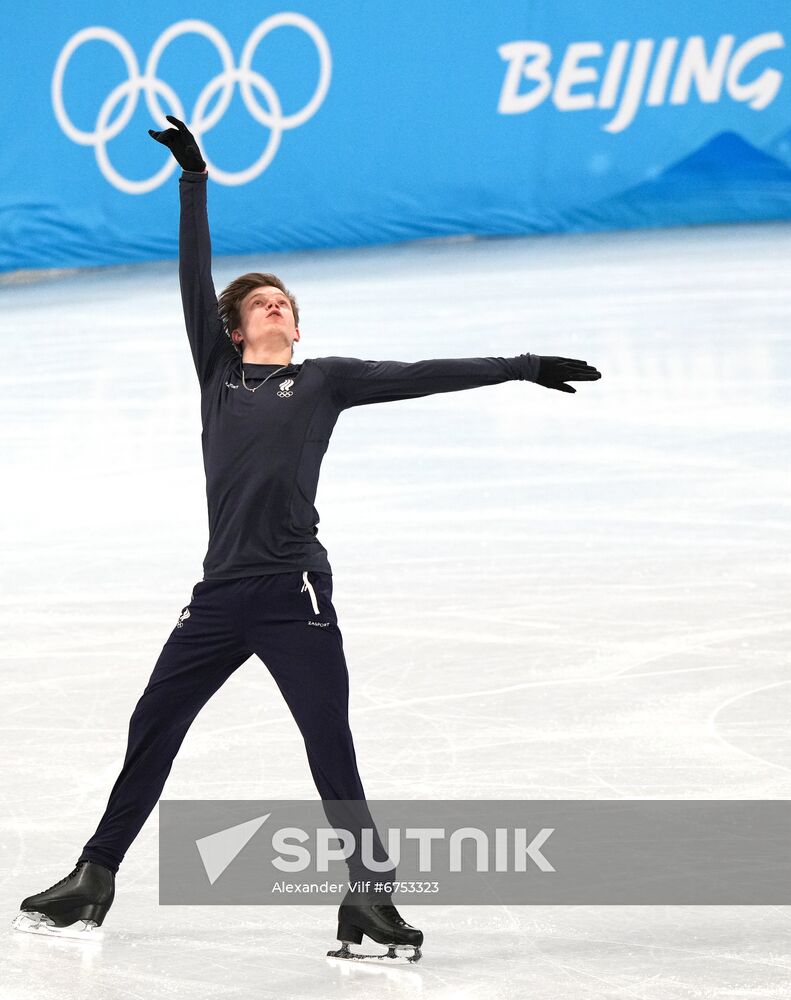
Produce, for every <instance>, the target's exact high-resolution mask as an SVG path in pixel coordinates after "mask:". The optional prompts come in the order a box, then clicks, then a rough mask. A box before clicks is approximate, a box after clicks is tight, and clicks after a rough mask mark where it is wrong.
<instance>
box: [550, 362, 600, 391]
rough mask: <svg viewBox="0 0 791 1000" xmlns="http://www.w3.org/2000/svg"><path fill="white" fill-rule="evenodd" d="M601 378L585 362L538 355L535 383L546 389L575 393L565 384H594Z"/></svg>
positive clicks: (597, 372)
mask: <svg viewBox="0 0 791 1000" xmlns="http://www.w3.org/2000/svg"><path fill="white" fill-rule="evenodd" d="M600 378H601V372H600V371H597V370H596V369H595V368H593V367H592V366H591V365H589V364H588V362H587V361H578V360H577V359H576V358H547V357H544V356H543V355H539V366H538V377H537V378H536V382H538V384H539V385H544V386H546V387H547V389H560V391H561V392H576V391H577V390H576V389H572V387H571V386H570V385H564V383H565V382H595V381H596V379H600Z"/></svg>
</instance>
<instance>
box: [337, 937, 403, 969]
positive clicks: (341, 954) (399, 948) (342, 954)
mask: <svg viewBox="0 0 791 1000" xmlns="http://www.w3.org/2000/svg"><path fill="white" fill-rule="evenodd" d="M407 950H409V951H410V952H411V953H412V954H410V955H404V954H402V955H399V954H398V952H404V951H407ZM327 958H343V959H346V960H347V961H348V960H354V961H358V962H359V961H366V960H373V961H374V962H384V961H387V960H388V959H390V960H392V961H394V962H395V964H396V965H404V964H414V963H415V962H419V961H420V959H421V958H422V955H421V952H420V948H419V947H417V946H415V945H413V944H391V945H388V946H387V951H386V952H385V954H384V955H368V954H363V953H361V952H357V951H352V950H351V948H349V944H348V942H347V941H343V942H342V943H341V946H340V948H338V950H337V951H328V952H327Z"/></svg>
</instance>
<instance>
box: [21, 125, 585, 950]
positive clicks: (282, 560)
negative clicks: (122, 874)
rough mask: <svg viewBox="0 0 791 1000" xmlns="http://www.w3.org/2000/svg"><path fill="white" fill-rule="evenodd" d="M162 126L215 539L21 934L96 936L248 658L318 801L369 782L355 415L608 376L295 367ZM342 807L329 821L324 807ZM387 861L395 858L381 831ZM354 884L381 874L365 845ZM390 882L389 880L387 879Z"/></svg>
mask: <svg viewBox="0 0 791 1000" xmlns="http://www.w3.org/2000/svg"><path fill="white" fill-rule="evenodd" d="M167 117H168V121H170V122H171V123H172V124H173V125H174V126H175V127H174V128H170V129H167V130H165V131H162V132H155V131H153V130H149V134H150V135H151V136H152V137H153V138H154V139H156V140H157V141H158V142H161V143H163V144H164V145H166V146H167V147H168V148H169V149H170V150H171V152H172V154H173V155H174V156H175V158H176V160H177V161H178V163H179V164H180V166H181V167H182V168H183V172H182V174H181V177H180V179H179V189H180V198H181V219H180V227H179V279H180V285H181V294H182V303H183V307H184V318H185V323H186V328H187V334H188V337H189V343H190V349H191V352H192V357H193V361H194V363H195V369H196V372H197V375H198V379H199V382H200V387H201V416H202V424H203V438H202V440H203V457H204V466H205V471H206V491H207V500H208V508H209V544H208V550H207V553H206V557H205V559H204V562H203V569H204V576H203V579H202V580H201V581H200V582H198V583H197V584H195V587H194V589H193V593H192V596H191V599H190V602H189V604H188V605H187V606H186V607H185V608H184V609H183V610H182V612H181V614H180V616H179V619H178V622H177V623H176V626H175V627H174V629H173V631H172V633H171V635H170V637H169V638H168V640H167V642H166V643H165V645H164V647H163V649H162V652H161V654H160V656H159V658H158V660H157V663H156V665H155V667H154V671H153V673H152V675H151V677H150V679H149V681H148V684H147V686H146V688H145V690H144V691H143V694H142V696H141V697H140V700H139V701H138V703H137V706H136V708H135V710H134V712H133V714H132V717H131V720H130V723H129V738H128V745H127V750H126V756H125V759H124V763H123V767H122V770H121V772H120V774H119V776H118V779H117V780H116V782H115V785H114V786H113V788H112V791H111V793H110V797H109V801H108V803H107V808H106V810H105V813H104V815H103V816H102V818H101V820H100V822H99V825H98V827H97V829H96V832H95V833H94V835H93V836H92V837H91V838H90V840H89V841H88V842H87V843H86V844H85V846H84V848H83V850H82V853H81V854H80V857H79V858H78V860H77V863H76V867H75V869H74V870H73V871H72V872H71V873H70V874H69V875H67V876H66V877H65V878H64V879H61V881H60V882H58V883H56V885H54V886H52V887H51V888H50V889H48V890H46V891H45V892H42V893H38V894H36V895H34V896H29V897H28V898H27V899H25V900H23V902H22V904H21V911H22V912H21V913H20V915H19V916H18V917H17V918H16V921H15V925H16V926H18V927H19V928H20V929H41V930H45V931H46V932H48V933H52V932H54V933H58V931H59V930H62V929H64V928H68V927H70V926H71V925H73V924H77V923H78V921H82V922H83V927H84V928H85V929H89V928H92V927H95V926H100V925H101V924H102V922H103V921H104V918H105V916H106V914H107V911H108V910H109V908H110V906H111V904H112V901H113V898H114V894H115V875H116V873H117V871H118V868H119V866H120V864H121V861H122V860H123V858H124V855H125V853H126V851H127V850H128V848H129V846H130V845H131V843H132V842H133V840H134V839H135V837H136V836H137V834H138V833H139V831H140V829H141V828H142V826H143V824H144V823H145V821H146V819H147V817H148V816H149V814H150V812H151V810H152V809H153V807H154V806H155V804H156V802H157V801H158V799H159V798H160V795H161V792H162V789H163V786H164V784H165V781H166V779H167V776H168V774H169V773H170V769H171V766H172V763H173V760H174V758H175V755H176V753H177V752H178V749H179V747H180V746H181V743H182V741H183V739H184V737H185V735H186V733H187V730H188V729H189V727H190V725H191V724H192V722H193V720H194V719H195V717H196V716H197V714H198V712H199V711H200V710H201V708H202V707H203V705H205V704H206V702H207V701H208V700H209V698H211V696H212V695H213V694H214V693H215V692H216V691H217V690H218V689H219V687H220V686H221V685H222V684H223V683H224V682H225V681H226V680H227V679H228V677H230V675H231V674H232V673H233V672H234V671H235V670H236V669H237V668H238V667H239V666H241V664H242V663H244V662H245V661H246V660H247V659H248V658H249V657H250V656H251V655H253V654H255V655H257V656H259V657H260V658H261V659H262V660H263V661H264V663H265V664H266V666H267V668H268V669H269V671H270V672H271V674H272V675H273V677H274V679H275V681H276V683H277V685H278V687H279V689H280V691H281V692H282V694H283V696H284V698H285V700H286V702H287V704H288V707H289V709H290V710H291V712H292V714H293V716H294V719H295V721H296V723H297V725H298V726H299V729H300V732H301V735H302V736H303V738H304V741H305V747H306V750H307V755H308V761H309V765H310V769H311V772H312V775H313V778H314V781H315V783H316V788H317V789H318V792H319V794H320V796H321V799H322V802H323V803H324V805H325V808H327V807H328V806H329V805H330V804H331V803H332V802H333V801H338V800H357V801H358V802H360V803H361V805H363V813H362V815H363V816H367V817H368V821H367V822H368V823H370V825H371V826H372V827H373V822H372V821H371V820H370V814H368V813H367V812H365V808H366V807H364V800H365V793H364V790H363V786H362V782H361V779H360V775H359V773H358V769H357V762H356V757H355V751H354V745H353V741H352V734H351V732H350V729H349V721H348V693H349V688H348V673H347V668H346V661H345V658H344V651H343V642H342V637H341V632H340V629H339V628H338V622H337V616H336V614H335V609H334V607H333V605H332V583H333V580H332V570H331V567H330V564H329V561H328V559H327V551H326V549H325V548H324V546H323V545H322V544H321V543H320V542H319V540H318V538H317V537H316V532H317V524H318V521H319V516H318V512H317V510H316V508H315V506H314V500H315V497H316V490H317V485H318V477H319V468H320V465H321V461H322V458H323V456H324V454H325V452H326V450H327V446H328V444H329V439H330V435H331V434H332V430H333V427H334V426H335V423H336V421H337V419H338V417H339V415H340V414H341V412H342V411H343V410H345V409H349V408H351V407H353V406H361V405H364V404H367V403H383V402H388V401H393V400H398V399H414V398H417V397H420V396H427V395H430V394H432V393H436V392H453V391H456V390H460V389H472V388H475V387H477V386H484V385H494V384H497V383H500V382H506V381H508V380H512V379H519V380H523V381H533V382H537V383H539V384H540V385H543V386H547V387H549V388H553V389H558V390H560V391H563V392H575V391H576V390H575V389H573V388H572V387H571V386H568V385H566V384H565V382H566V381H570V380H575V381H592V380H595V379H598V378H600V377H601V376H600V373H599V372H598V371H597V370H596V369H595V368H593V367H591V366H590V365H588V364H587V363H586V362H584V361H578V360H576V359H569V358H555V357H539V356H537V355H534V354H521V355H518V356H517V357H513V358H501V357H489V358H455V359H438V360H431V361H417V362H413V363H409V362H401V361H362V360H360V359H358V358H346V357H323V358H312V359H307V360H305V361H304V362H302V363H301V364H294V363H293V361H292V358H293V345H294V343H295V342H296V341H298V340H299V339H300V331H299V325H298V324H299V312H298V307H297V303H296V301H295V299H294V297H293V296H292V295H291V293H290V292H289V291H288V290H287V288H286V286H285V285H284V284H283V282H282V281H281V280H280V279H279V278H278V277H276V276H275V275H272V274H261V273H257V272H256V273H251V274H246V275H243V276H241V277H240V278H237V279H236V280H235V281H233V282H231V284H230V285H229V286H228V287H227V288H226V289H225V291H224V292H223V293H222V295H221V296H220V299H219V302H218V300H217V298H216V295H215V291H214V285H213V281H212V277H211V244H210V237H209V225H208V218H207V212H206V184H207V176H208V172H207V170H206V163H205V161H204V160H203V157H202V156H201V154H200V151H199V149H198V146H197V143H196V142H195V139H194V137H193V136H192V134H191V133H190V131H189V130H188V129H187V127H186V125H185V124H184V123H183V122H181V121H179V120H178V119H177V118H174V117H172V116H171V115H168V116H167ZM328 815H329V813H328ZM374 843H375V845H376V846H375V853H378V854H379V857H378V858H377V860H380V859H383V858H384V857H386V855H385V854H384V853H383V849H381V842H379V841H378V840H377V839H376V838H375V841H374ZM348 865H349V870H350V875H351V876H352V878H354V877H361V878H363V879H365V878H366V877H367V878H370V873H367V872H366V871H365V869H364V866H363V865H362V862H361V860H360V857H359V852H356V853H355V854H353V855H352V856H351V858H350V859H349V861H348ZM377 877H378V878H379V879H382V880H383V881H387V880H388V875H387V874H384V875H382V874H381V873H380V874H378V876H377ZM363 934H366V935H368V937H370V938H371V939H372V940H374V941H376V942H378V943H380V944H387V945H388V946H389V953H390V954H391V957H395V955H394V949H395V947H399V948H400V947H406V946H410V947H411V948H412V949H413V956H412V959H411V960H416V958H417V957H419V954H420V951H419V948H420V945H421V944H422V942H423V934H422V933H421V931H419V930H418V929H416V928H414V927H411V926H410V925H409V924H407V923H405V921H404V920H403V919H402V918H401V916H400V915H399V913H398V911H397V910H396V908H395V906H393V905H392V902H391V901H390V900H389V896H387V895H385V896H384V897H383V896H379V897H378V898H377V901H375V902H372V901H371V900H370V899H369V898H364V897H356V896H352V895H349V894H347V896H346V897H345V898H344V901H343V902H342V903H341V905H340V907H339V911H338V935H337V936H338V939H339V940H340V941H341V942H342V944H343V947H342V949H341V950H340V951H339V952H337V953H334V952H333V953H331V954H342V956H343V957H352V956H353V954H354V953H350V952H349V950H348V944H349V943H352V944H360V943H361V941H362V936H363Z"/></svg>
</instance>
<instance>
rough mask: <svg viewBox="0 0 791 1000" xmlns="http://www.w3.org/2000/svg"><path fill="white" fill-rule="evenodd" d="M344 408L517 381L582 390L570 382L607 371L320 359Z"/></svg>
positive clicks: (538, 360) (537, 360)
mask: <svg viewBox="0 0 791 1000" xmlns="http://www.w3.org/2000/svg"><path fill="white" fill-rule="evenodd" d="M315 363H316V364H317V365H318V366H319V368H320V369H321V370H322V371H323V372H324V374H325V375H326V376H327V378H328V379H329V381H330V383H331V384H332V387H333V393H334V395H335V398H336V400H337V402H338V405H339V406H340V408H341V409H342V410H346V409H349V408H350V407H352V406H361V405H363V404H365V403H389V402H391V401H393V400H396V399H415V398H416V397H418V396H430V395H432V394H433V393H436V392H456V391H457V390H459V389H474V388H476V387H477V386H481V385H496V384H497V383H499V382H508V381H511V380H514V379H518V380H521V381H527V382H537V383H538V384H539V385H544V386H546V387H547V388H551V389H560V390H562V391H564V392H576V391H577V390H576V389H572V388H571V386H568V385H564V381H570V380H572V379H574V380H580V381H593V380H594V379H598V378H601V374H600V373H599V372H598V371H597V370H596V369H595V368H592V367H591V366H590V365H588V364H587V362H585V361H578V360H576V359H575V358H553V357H543V356H539V355H538V354H518V355H517V356H516V357H513V358H437V359H435V360H432V361H411V362H410V361H361V360H360V359H359V358H338V357H329V358H317V359H316V362H315Z"/></svg>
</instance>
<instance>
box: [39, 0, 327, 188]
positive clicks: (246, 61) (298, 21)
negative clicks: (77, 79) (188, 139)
mask: <svg viewBox="0 0 791 1000" xmlns="http://www.w3.org/2000/svg"><path fill="white" fill-rule="evenodd" d="M284 25H291V26H293V27H295V28H301V29H302V31H304V32H305V33H306V34H307V35H308V37H309V38H310V39H311V40H312V41H313V44H314V45H315V46H316V51H317V52H318V56H319V80H318V83H317V85H316V89H315V90H314V92H313V95H312V97H311V98H310V100H309V101H308V102H307V103H306V104H305V105H304V107H302V108H301V109H300V110H299V111H295V112H294V113H293V114H289V115H284V114H283V107H282V105H281V103H280V98H279V97H278V94H277V91H276V90H275V88H274V87H273V86H272V84H271V83H270V82H269V80H267V79H266V77H264V76H262V75H261V74H260V73H258V72H256V71H255V70H254V69H252V62H253V57H254V55H255V52H256V49H257V48H258V45H259V44H260V42H261V41H262V40H263V39H264V38H265V37H266V35H268V34H269V33H270V32H271V31H274V30H275V29H276V28H280V27H283V26H284ZM185 34H197V35H202V36H203V37H204V38H207V39H208V40H209V41H210V42H212V43H213V44H214V46H215V48H216V49H217V52H218V54H219V56H220V59H221V61H222V72H221V73H218V75H217V76H215V77H214V78H213V79H212V80H210V81H209V82H208V83H207V84H206V86H205V87H204V88H203V90H202V91H201V92H200V94H199V96H198V99H197V101H196V102H195V108H194V110H193V113H192V118H191V120H188V119H187V116H186V115H185V113H184V108H183V106H182V104H181V100H180V99H179V96H178V94H177V93H176V91H175V90H174V89H173V88H172V87H171V86H170V85H169V84H167V83H166V82H165V81H164V80H160V79H159V78H158V77H157V67H158V66H159V61H160V59H161V58H162V55H163V53H164V51H165V49H166V48H167V46H168V45H169V44H170V43H171V42H172V41H174V40H175V39H176V38H179V37H180V36H181V35H185ZM94 40H99V41H104V42H107V43H109V44H110V45H112V46H114V47H115V48H116V49H117V50H118V52H119V53H120V55H121V57H122V59H123V60H124V63H125V64H126V71H127V76H128V79H127V80H126V81H124V82H123V83H120V84H119V85H118V86H117V87H115V88H114V89H113V90H112V91H110V93H109V94H108V96H107V97H106V98H105V100H104V102H103V104H102V106H101V108H100V109H99V113H98V116H97V121H96V128H95V129H94V131H93V132H86V131H84V130H82V129H79V128H77V127H76V125H74V123H73V122H72V121H71V119H70V118H69V116H68V115H67V113H66V109H65V107H64V102H63V78H64V75H65V73H66V67H67V66H68V64H69V60H70V59H71V57H72V55H73V54H74V53H75V52H76V51H77V49H78V48H80V46H81V45H84V44H85V43H86V42H89V41H94ZM331 66H332V60H331V57H330V47H329V44H328V43H327V39H326V38H325V36H324V34H323V33H322V31H321V29H320V28H319V27H318V25H316V24H315V23H314V22H313V21H311V20H310V18H308V17H305V16H304V15H303V14H296V13H292V12H288V13H286V12H284V13H280V14H273V15H272V16H271V17H268V18H266V20H264V21H262V22H261V23H260V24H259V25H258V26H257V27H256V28H255V29H254V31H253V32H252V34H251V35H250V37H249V38H248V39H247V42H246V43H245V46H244V50H243V51H242V56H241V59H240V61H239V66H238V67H237V66H236V65H235V63H234V57H233V53H232V52H231V48H230V46H229V45H228V42H227V41H226V39H225V37H224V36H223V35H222V33H221V32H220V31H218V30H217V28H215V27H214V26H213V25H211V24H209V23H208V22H206V21H199V20H195V19H187V20H184V21H178V22H177V23H176V24H173V25H171V26H170V27H169V28H167V29H166V30H165V31H163V32H162V34H161V35H160V36H159V38H158V39H157V40H156V41H155V42H154V45H153V47H152V49H151V52H150V53H149V56H148V61H147V62H146V67H145V72H144V73H143V74H142V75H141V73H140V67H139V64H138V61H137V57H136V56H135V53H134V51H133V49H132V47H131V45H130V44H129V42H128V41H127V40H126V39H125V38H124V37H123V36H122V35H120V34H119V33H118V32H117V31H114V30H113V29H112V28H105V27H100V26H96V27H90V28H83V29H82V30H81V31H78V32H77V33H76V34H75V35H73V36H72V37H71V38H70V39H69V40H68V42H67V43H66V44H65V45H64V47H63V49H62V50H61V53H60V55H59V56H58V60H57V63H56V64H55V71H54V73H53V75H52V105H53V108H54V110H55V117H56V118H57V120H58V124H59V125H60V127H61V128H62V129H63V131H64V132H65V133H66V135H67V136H68V137H69V138H70V139H72V140H73V141H74V142H76V143H79V144H80V145H82V146H93V147H94V149H95V153H96V162H97V163H98V165H99V169H100V170H101V171H102V174H103V175H104V177H105V178H106V179H107V180H108V181H109V182H110V183H111V184H113V185H114V186H115V187H116V188H118V189H119V190H120V191H125V192H126V193H127V194H145V193H147V192H148V191H153V190H154V188H157V187H159V186H160V185H161V184H163V183H164V182H165V181H166V180H167V178H168V177H170V175H171V174H172V173H173V171H174V170H176V169H177V168H178V164H177V163H176V161H175V160H174V159H173V157H172V156H168V159H167V162H166V163H165V164H164V166H163V167H162V169H161V170H159V171H158V172H157V173H155V174H154V176H153V177H149V178H147V179H146V180H141V181H136V180H130V179H129V178H127V177H124V176H122V175H121V174H120V173H119V172H118V171H117V170H116V168H115V167H114V166H113V165H112V163H111V162H110V157H109V155H108V152H107V143H108V142H109V141H110V140H111V139H113V138H114V137H115V136H117V135H118V134H119V133H120V132H121V131H122V129H124V128H125V126H126V125H127V123H128V122H129V120H130V118H131V117H132V115H133V114H134V113H135V109H136V107H137V95H138V94H139V93H140V91H141V90H142V91H143V93H144V94H145V99H146V104H147V105H148V110H149V112H150V113H151V116H152V118H153V119H154V121H155V122H157V123H158V124H157V125H156V126H154V127H156V128H160V129H165V128H169V127H170V123H169V122H168V121H167V120H166V119H165V115H166V114H171V115H174V116H175V117H176V118H181V119H182V120H183V121H185V122H187V125H188V127H189V129H190V131H191V132H192V133H193V135H194V136H195V138H196V139H197V140H198V143H199V145H201V153H202V154H203V158H204V160H206V165H207V166H208V168H209V170H210V171H211V177H212V180H214V181H217V182H218V183H220V184H226V185H235V184H247V183H248V182H249V181H251V180H254V179H255V178H256V177H258V176H259V175H260V174H262V173H263V172H264V170H266V168H267V167H268V166H269V164H270V163H271V162H272V160H273V159H274V156H275V153H276V152H277V150H278V148H279V146H280V140H281V138H282V135H283V132H284V131H286V130H287V129H292V128H297V127H298V126H299V125H303V124H304V123H305V122H306V121H308V119H309V118H311V117H312V116H313V115H314V114H315V113H316V111H317V110H318V109H319V108H320V107H321V104H322V102H323V101H324V98H325V96H326V94H327V90H328V88H329V85H330V74H331ZM236 83H238V84H239V87H240V90H241V95H242V100H243V101H244V104H245V107H246V108H247V110H248V111H249V112H250V114H251V115H252V117H253V118H254V119H255V120H256V121H257V122H260V124H262V125H264V126H266V127H267V128H268V129H269V139H268V141H267V143H266V146H265V147H264V150H263V152H262V153H261V155H260V156H259V157H258V159H257V160H256V161H255V163H253V164H252V165H251V166H249V167H247V168H246V169H244V170H239V171H236V172H235V173H231V172H228V171H225V170H221V169H220V168H219V167H217V166H215V165H214V164H213V163H210V162H209V158H208V157H207V156H206V151H205V149H203V146H202V144H201V138H202V137H203V135H204V134H205V133H206V132H208V131H209V130H210V129H211V128H212V127H213V126H214V125H216V123H217V122H218V121H219V119H220V118H221V117H222V116H223V114H224V113H225V111H226V110H227V108H228V105H229V104H230V102H231V99H232V97H233V92H234V85H235V84H236ZM254 89H255V90H257V91H258V93H259V94H261V95H262V96H263V98H264V101H265V103H266V107H262V106H261V104H260V103H259V101H258V100H257V98H256V96H255V95H254V93H253V91H254ZM218 90H219V91H221V94H220V98H219V100H218V101H217V103H216V105H215V107H214V109H213V110H212V111H211V113H210V114H206V108H207V107H208V105H209V103H210V101H211V99H212V98H213V97H214V95H215V94H216V92H217V91H218ZM160 97H161V98H163V99H164V101H165V102H166V104H167V105H168V110H167V111H163V110H162V107H161V106H160V103H159V98H160ZM124 98H125V99H126V100H125V103H124V105H123V108H122V109H121V112H120V114H119V115H118V117H117V118H116V119H115V121H113V122H111V121H110V118H111V116H112V114H113V112H114V111H115V109H116V107H117V105H118V104H119V102H120V101H122V100H123V99H124ZM141 141H142V140H141Z"/></svg>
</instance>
